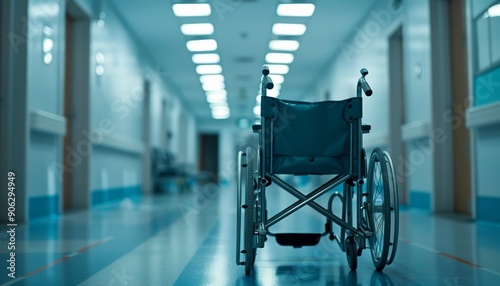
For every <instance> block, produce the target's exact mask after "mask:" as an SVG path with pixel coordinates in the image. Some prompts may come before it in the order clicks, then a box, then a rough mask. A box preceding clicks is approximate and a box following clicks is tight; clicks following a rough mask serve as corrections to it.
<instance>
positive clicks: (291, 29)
mask: <svg viewBox="0 0 500 286" xmlns="http://www.w3.org/2000/svg"><path fill="white" fill-rule="evenodd" d="M305 32H306V25H304V24H284V23H276V24H274V25H273V34H275V35H282V36H302V35H303V34H304V33H305Z"/></svg>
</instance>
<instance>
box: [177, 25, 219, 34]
mask: <svg viewBox="0 0 500 286" xmlns="http://www.w3.org/2000/svg"><path fill="white" fill-rule="evenodd" d="M181 32H182V33H183V34H184V35H186V36H198V35H211V34H213V33H214V25H212V24H210V23H199V24H183V25H181Z"/></svg>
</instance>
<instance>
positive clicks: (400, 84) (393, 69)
mask: <svg viewBox="0 0 500 286" xmlns="http://www.w3.org/2000/svg"><path fill="white" fill-rule="evenodd" d="M389 35H390V36H389V98H390V99H389V110H390V112H389V141H388V149H389V153H390V154H391V156H392V157H393V162H395V164H404V162H405V160H406V153H405V142H404V141H403V138H402V135H401V126H402V125H403V124H405V123H406V121H405V119H404V116H405V100H404V98H405V94H404V74H403V72H404V68H403V67H404V66H403V63H404V54H403V24H402V23H401V24H400V25H399V26H398V27H397V28H396V29H395V30H394V31H392V33H391V34H389ZM401 166H402V165H401ZM395 168H396V171H401V170H403V171H404V168H399V167H398V165H396V166H395ZM397 178H398V179H397V181H398V194H399V202H400V203H402V204H408V203H409V193H408V184H407V182H408V181H407V174H401V173H398V174H397Z"/></svg>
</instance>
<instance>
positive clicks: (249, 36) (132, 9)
mask: <svg viewBox="0 0 500 286" xmlns="http://www.w3.org/2000/svg"><path fill="white" fill-rule="evenodd" d="M111 1H112V2H113V4H114V7H115V8H116V9H117V11H118V13H119V14H121V16H122V17H123V19H125V21H127V24H128V26H129V29H130V30H131V31H132V33H133V34H134V37H135V38H136V39H137V40H138V41H139V43H140V44H141V45H142V46H143V47H144V48H145V49H146V50H147V51H149V53H150V56H151V57H152V58H153V59H154V60H155V61H156V62H157V63H158V66H157V67H156V70H158V71H161V75H164V76H165V79H166V81H167V82H168V83H169V84H170V85H171V86H172V87H173V89H174V90H175V91H176V92H177V93H178V94H179V95H180V96H181V97H182V101H183V102H184V104H185V105H186V108H187V109H188V110H189V111H191V112H193V113H194V115H195V116H196V118H197V120H199V121H208V120H215V119H212V117H211V113H210V109H209V106H208V103H207V101H206V100H205V93H204V91H203V89H202V87H201V83H200V81H199V76H198V74H197V73H196V72H195V68H196V65H195V64H194V63H193V62H192V61H191V55H192V53H191V52H189V51H188V50H187V48H186V41H187V40H189V39H191V37H187V36H184V35H183V34H182V33H181V31H180V25H181V24H184V23H199V22H211V23H212V24H213V25H214V28H215V32H214V34H213V35H212V36H211V38H214V39H215V40H216V41H217V43H218V48H217V51H216V52H217V53H218V54H219V55H220V58H221V59H220V65H221V66H222V69H223V71H222V74H223V75H224V77H225V86H226V91H227V94H228V103H229V107H230V110H231V117H230V118H229V119H228V120H234V121H236V120H237V119H239V118H242V117H246V118H253V117H254V114H253V107H254V106H255V104H256V99H255V98H256V96H257V94H258V89H259V83H260V75H261V73H260V72H261V69H260V68H261V66H262V65H263V64H265V55H266V53H268V52H270V50H269V48H268V44H269V41H270V40H272V39H275V38H276V36H274V35H273V34H272V33H271V29H272V25H273V24H274V23H276V22H287V23H304V24H306V25H307V31H306V33H305V34H304V35H302V36H300V37H298V39H299V41H300V48H299V49H298V50H297V51H295V52H293V54H294V58H295V59H294V61H293V63H292V64H290V65H289V66H290V71H289V73H288V74H286V75H285V82H284V84H283V85H282V89H281V91H280V98H287V99H300V98H301V96H304V94H307V93H308V90H311V88H312V87H313V86H314V83H315V82H316V80H317V79H318V78H320V77H321V75H322V73H323V72H325V71H326V69H327V67H328V63H330V62H331V60H332V59H333V57H334V55H335V53H336V52H337V51H338V48H339V46H340V43H342V42H343V41H345V39H346V38H347V37H348V36H349V35H351V34H352V33H353V32H354V31H355V26H356V25H357V24H358V23H359V22H360V21H361V20H362V18H363V17H365V16H366V15H367V13H369V11H370V9H371V7H372V6H373V5H374V3H375V0H349V1H347V0H316V1H307V0H305V2H312V3H315V4H316V9H315V11H314V14H313V16H312V17H309V18H302V17H286V18H285V17H279V16H277V15H276V8H277V5H278V3H283V2H284V1H278V0H212V1H208V2H209V3H211V7H212V14H211V15H210V16H207V17H183V18H178V17H176V16H175V15H174V13H173V11H172V4H173V3H175V2H179V1H173V0H141V1H137V0H111ZM184 2H187V1H184ZM192 2H195V1H192ZM205 2H206V1H205ZM288 2H290V1H288ZM294 2H299V1H296V0H294ZM271 72H272V70H271Z"/></svg>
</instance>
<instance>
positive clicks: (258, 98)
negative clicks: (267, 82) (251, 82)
mask: <svg viewBox="0 0 500 286" xmlns="http://www.w3.org/2000/svg"><path fill="white" fill-rule="evenodd" d="M255 101H256V102H257V104H258V105H260V104H261V102H262V96H261V95H257V96H256V97H255Z"/></svg>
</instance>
